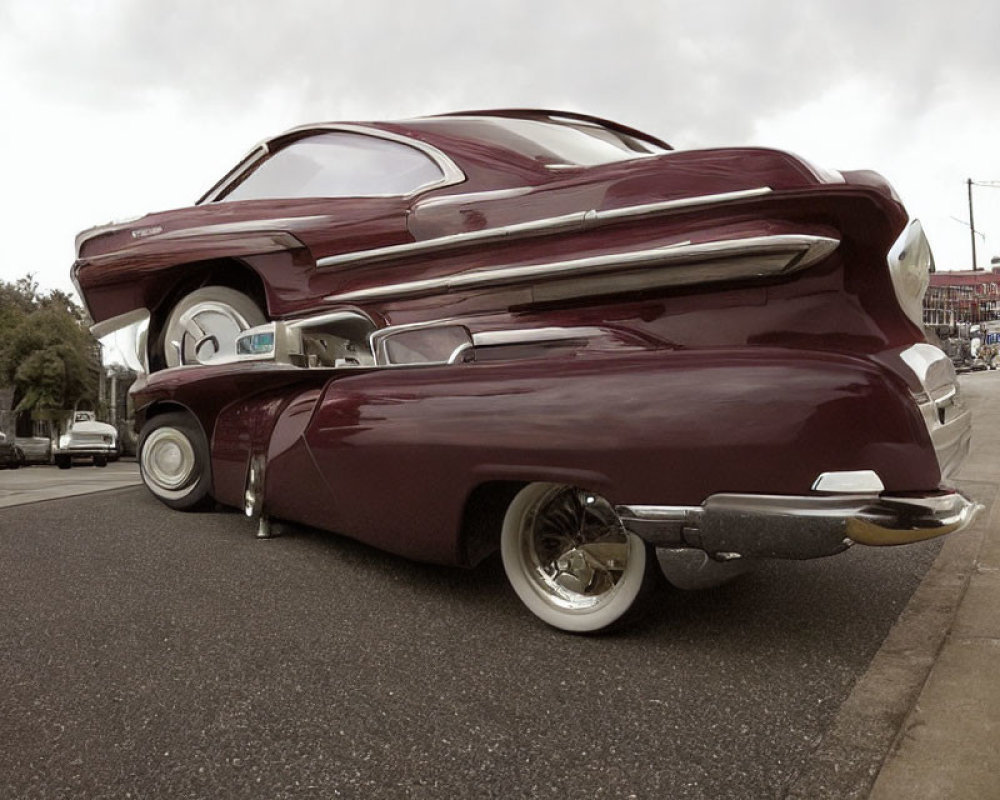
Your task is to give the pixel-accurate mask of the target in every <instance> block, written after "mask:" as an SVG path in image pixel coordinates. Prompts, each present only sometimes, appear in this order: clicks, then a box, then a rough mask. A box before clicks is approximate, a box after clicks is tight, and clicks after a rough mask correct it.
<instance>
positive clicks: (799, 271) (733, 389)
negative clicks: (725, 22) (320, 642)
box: [73, 111, 976, 631]
mask: <svg viewBox="0 0 1000 800" xmlns="http://www.w3.org/2000/svg"><path fill="white" fill-rule="evenodd" d="M78 250H79V258H78V260H77V262H76V264H75V265H74V268H73V274H74V278H75V280H76V281H77V284H78V286H79V288H80V291H81V295H82V296H83V298H84V300H85V302H86V304H87V307H88V309H89V311H90V313H91V315H92V316H93V318H94V320H95V322H96V325H95V326H94V329H95V332H96V333H98V334H105V333H108V332H111V331H114V330H116V329H118V328H122V327H125V326H129V325H131V326H133V328H134V329H135V330H137V331H138V332H139V333H140V336H139V341H140V343H141V347H140V350H139V351H138V356H139V358H140V360H141V361H143V362H144V366H146V367H148V369H149V370H150V372H151V374H150V376H149V377H148V378H145V379H143V380H140V381H139V382H138V383H137V385H136V388H135V389H134V398H135V401H136V408H137V409H138V422H139V424H140V426H141V428H142V433H141V439H140V445H139V459H140V465H141V469H142V474H143V478H144V480H145V482H146V485H147V486H148V487H149V488H150V490H151V491H152V492H153V493H154V494H155V495H156V496H158V497H159V498H160V499H162V500H163V501H164V502H166V503H167V504H168V505H171V506H173V507H175V508H181V509H186V508H195V507H198V506H201V505H203V504H204V503H206V502H208V501H211V500H214V501H217V502H220V503H223V504H228V505H234V506H242V507H244V508H245V509H246V510H247V513H248V514H250V515H252V516H256V517H258V518H259V519H260V530H261V532H262V533H266V532H267V530H268V521H269V520H270V519H271V518H277V519H286V520H293V521H297V522H301V523H305V524H308V525H313V526H316V527H320V528H324V529H328V530H332V531H336V532H339V533H342V534H346V535H348V536H352V537H355V538H357V539H360V540H362V541H365V542H368V543H370V544H373V545H375V546H378V547H381V548H384V549H386V550H390V551H392V552H395V553H399V554H401V555H404V556H407V557H410V558H415V559H421V560H427V561H433V562H440V563H448V564H458V565H465V566H474V565H475V564H477V563H478V562H479V561H481V560H482V559H483V558H485V557H487V556H488V555H490V554H491V553H493V552H495V551H496V550H498V549H499V550H500V552H501V555H502V558H503V562H504V566H505V568H506V571H507V574H508V576H509V578H510V581H511V583H512V585H513V587H514V589H515V590H516V591H517V593H518V595H519V596H520V597H521V599H522V600H523V601H524V602H525V604H526V605H527V606H528V607H529V608H530V609H531V610H532V611H533V612H534V613H535V614H536V615H538V616H539V617H540V618H542V619H543V620H545V621H546V622H548V623H550V624H552V625H555V626H556V627H559V628H563V629H566V630H574V631H591V630H600V629H604V628H606V627H608V626H610V625H613V624H616V623H618V622H619V621H620V620H622V619H624V618H625V617H626V615H627V614H628V612H630V610H632V609H633V608H635V607H637V605H638V604H637V602H636V601H637V600H639V599H640V598H642V597H644V596H645V595H646V593H647V590H648V588H649V586H650V580H649V577H650V572H651V570H652V569H653V567H654V565H655V564H656V562H659V564H660V566H661V567H662V568H663V571H664V572H665V573H666V574H667V576H668V578H670V579H671V580H674V581H675V582H679V583H685V582H686V583H687V584H694V583H710V582H713V581H718V580H721V579H724V578H725V577H727V576H728V575H730V574H732V573H733V572H735V571H738V570H739V569H742V568H745V566H746V565H750V564H752V563H753V562H754V560H756V559H760V558H813V557H818V556H825V555H831V554H834V553H837V552H840V551H842V550H844V549H846V548H847V547H849V546H850V545H851V544H853V543H862V544H867V545H887V544H901V543H905V542H910V541H915V540H919V539H924V538H928V537H931V536H936V535H940V534H943V533H947V532H949V531H953V530H957V529H960V528H962V527H964V526H966V525H967V524H968V523H969V522H970V520H971V519H972V517H973V516H974V514H975V511H976V505H975V504H974V503H972V502H971V501H969V500H967V499H966V498H965V497H963V496H962V495H961V494H960V493H958V492H956V491H954V490H953V489H951V488H950V487H949V486H948V485H947V483H946V481H947V477H948V475H949V474H950V472H952V471H953V470H954V468H955V467H956V466H957V464H958V463H959V462H960V461H961V459H962V457H963V456H964V455H965V453H966V452H967V450H968V446H969V436H970V418H969V413H968V412H967V410H966V409H965V408H964V406H963V404H962V401H961V396H960V393H959V388H958V385H957V383H956V379H955V375H954V371H953V369H952V366H951V362H950V361H949V360H948V358H947V357H946V356H945V355H944V354H943V353H942V352H941V351H940V350H938V349H937V348H935V347H933V346H931V345H929V344H928V343H926V342H925V341H924V337H923V334H922V330H921V326H920V313H921V299H922V294H923V291H924V289H925V287H926V284H927V275H928V270H929V268H930V267H931V265H932V258H931V254H930V248H929V247H928V245H927V242H926V239H925V238H924V235H923V232H922V230H921V228H920V225H919V223H917V222H914V221H910V220H909V219H908V217H907V214H906V212H905V210H904V209H903V207H902V206H901V204H900V202H899V200H898V198H897V197H896V196H895V194H894V193H893V191H892V189H891V188H890V187H889V186H888V185H887V184H886V183H885V181H884V180H882V179H881V178H880V177H878V176H877V175H875V174H873V173H868V172H850V173H839V172H832V171H827V170H820V169H817V168H816V167H813V166H811V165H810V164H808V163H807V162H805V161H803V160H801V159H799V158H797V157H795V156H792V155H790V154H787V153H782V152H778V151H772V150H764V149H757V148H740V149H719V150H694V151H674V150H671V149H670V148H669V147H668V146H667V145H666V144H664V143H663V142H661V141H659V140H658V139H655V138H653V137H651V136H648V135H646V134H642V133H640V132H638V131H635V130H632V129H630V128H626V127H623V126H620V125H617V124H614V123H610V122H606V121H603V120H598V119H595V118H591V117H583V116H579V115H572V114H563V113H555V112H544V111H493V112H472V113H465V114H452V115H448V116H444V117H432V118H425V119H418V120H411V121H407V122H400V123H367V124H350V125H345V124H330V125H316V126H308V127H304V128H299V129H296V130H294V131H291V132H290V133H288V134H285V135H283V136H281V137H278V138H276V139H273V140H270V141H268V142H265V143H264V144H262V145H260V146H259V147H258V148H256V149H255V150H254V151H252V152H251V154H250V155H249V156H247V158H245V159H244V160H243V161H242V162H241V163H240V164H239V165H237V167H236V168H234V169H233V170H232V171H231V172H230V173H229V174H228V175H227V176H226V177H225V178H223V180H222V181H220V182H219V183H218V184H217V185H216V186H215V187H214V188H213V189H212V190H211V191H210V192H209V193H208V194H207V195H206V196H205V197H204V198H202V200H201V201H200V202H199V203H198V204H197V205H196V206H194V207H192V208H187V209H180V210H176V211H171V212H164V213H161V214H152V215H149V216H147V217H144V218H142V219H140V220H137V221H135V222H133V223H128V224H119V225H114V226H108V227H103V228H96V229H92V230H90V231H87V232H84V233H83V234H81V235H80V237H79V238H78ZM654 553H655V557H654V555H653V554H654Z"/></svg>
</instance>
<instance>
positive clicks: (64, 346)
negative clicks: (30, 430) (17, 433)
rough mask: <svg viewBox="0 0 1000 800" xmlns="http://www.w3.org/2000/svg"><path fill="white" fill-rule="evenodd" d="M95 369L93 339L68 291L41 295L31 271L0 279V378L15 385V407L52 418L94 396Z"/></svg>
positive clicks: (8, 383) (96, 362)
mask: <svg viewBox="0 0 1000 800" xmlns="http://www.w3.org/2000/svg"><path fill="white" fill-rule="evenodd" d="M99 370H100V362H99V352H98V348H97V347H96V342H95V340H94V338H93V337H92V336H91V335H90V332H89V331H88V330H87V329H86V327H85V326H84V324H83V313H82V312H81V311H80V308H79V307H78V306H77V305H76V304H75V303H74V302H73V300H72V298H71V297H69V295H67V294H66V293H65V292H60V291H53V292H49V293H48V294H47V295H40V294H39V292H38V284H37V283H36V282H35V280H34V278H33V276H31V275H28V276H26V277H25V278H21V279H20V280H18V281H17V282H16V283H13V284H11V283H6V282H4V281H0V383H3V384H6V385H8V386H13V387H14V403H15V410H16V411H30V412H31V413H32V416H34V417H35V418H36V419H46V418H48V419H54V418H57V417H58V414H59V412H62V411H63V410H65V409H71V408H73V407H74V406H75V405H76V404H77V402H78V401H80V400H83V399H90V400H93V399H94V398H95V396H96V394H97V391H96V390H97V375H98V372H99Z"/></svg>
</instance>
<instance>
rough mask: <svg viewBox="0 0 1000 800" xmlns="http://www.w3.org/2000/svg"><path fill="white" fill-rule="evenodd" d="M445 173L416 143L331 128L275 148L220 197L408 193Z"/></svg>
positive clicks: (353, 195)
mask: <svg viewBox="0 0 1000 800" xmlns="http://www.w3.org/2000/svg"><path fill="white" fill-rule="evenodd" d="M443 179H444V173H443V172H442V171H441V168H440V167H439V166H438V165H437V164H436V163H434V161H433V159H431V158H430V157H429V156H428V155H427V154H426V153H423V152H421V151H420V150H418V149H417V148H415V147H410V146H409V145H406V144H403V143H401V142H395V141H390V140H388V139H381V138H379V137H377V136H366V135H364V134H359V133H347V132H329V133H320V134H314V135H312V136H307V137H305V138H303V139H297V140H295V141H293V142H292V143H291V144H289V145H288V146H286V147H283V148H282V149H281V150H278V151H277V152H275V153H273V154H272V155H271V156H270V157H269V158H267V159H265V160H264V161H262V162H260V164H259V165H258V166H257V167H256V169H254V170H252V171H251V172H250V173H249V175H247V176H246V177H245V178H243V179H242V180H241V181H240V182H239V183H238V184H236V186H235V188H233V189H231V190H230V191H229V192H228V193H227V194H226V196H225V197H223V198H222V199H223V200H263V199H267V198H275V199H276V198H306V197H385V196H406V195H409V194H412V193H414V192H416V191H418V190H420V189H422V188H425V187H428V186H432V185H434V184H436V183H439V182H440V181H442V180H443Z"/></svg>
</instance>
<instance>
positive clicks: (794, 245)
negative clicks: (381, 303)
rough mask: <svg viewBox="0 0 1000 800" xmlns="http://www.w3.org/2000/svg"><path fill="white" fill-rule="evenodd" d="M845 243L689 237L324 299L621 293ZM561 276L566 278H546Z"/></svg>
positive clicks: (820, 252) (794, 260) (791, 260)
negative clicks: (523, 287)
mask: <svg viewBox="0 0 1000 800" xmlns="http://www.w3.org/2000/svg"><path fill="white" fill-rule="evenodd" d="M839 244H840V240H839V239H833V238H830V237H827V236H810V235H804V234H802V235H780V236H754V237H749V238H745V239H729V240H725V241H717V242H704V243H699V244H690V243H685V244H679V245H671V246H668V247H658V248H654V249H651V250H638V251H632V252H626V253H611V254H608V255H601V256H592V257H590V258H577V259H571V260H568V261H555V262H549V263H546V264H529V265H510V266H501V267H493V268H490V269H478V270H468V271H465V272H458V273H455V274H453V275H446V276H442V277H439V278H429V279H426V280H418V281H405V282H402V283H394V284H386V285H383V286H375V287H372V288H370V289H359V290H356V291H351V292H341V293H339V294H332V295H329V296H328V297H326V298H324V299H325V300H326V301H327V302H331V303H359V302H364V301H371V300H401V299H409V298H414V297H421V296H425V295H431V294H440V293H442V292H458V291H466V290H470V289H492V288H499V287H503V286H510V285H515V284H520V283H525V284H531V286H532V287H533V290H534V295H535V299H536V300H557V299H565V298H569V297H585V296H589V295H596V294H618V293H622V292H631V291H639V290H643V289H651V288H660V287H666V286H685V285H691V284H696V283H715V282H719V281H731V280H740V279H746V278H763V277H772V276H776V275H783V274H789V273H792V272H797V271H799V270H802V269H805V268H806V267H808V266H810V265H812V264H815V263H816V262H817V261H821V260H822V259H824V258H826V256H828V255H829V254H830V253H832V252H833V251H834V250H835V249H836V248H837V246H838V245H839ZM556 281H558V282H560V284H561V285H559V286H558V287H544V286H539V284H545V283H550V282H556ZM567 281H568V282H569V283H567Z"/></svg>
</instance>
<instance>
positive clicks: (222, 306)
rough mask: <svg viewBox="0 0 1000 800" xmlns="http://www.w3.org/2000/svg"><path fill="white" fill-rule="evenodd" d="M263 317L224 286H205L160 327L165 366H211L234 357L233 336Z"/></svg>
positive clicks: (187, 299)
mask: <svg viewBox="0 0 1000 800" xmlns="http://www.w3.org/2000/svg"><path fill="white" fill-rule="evenodd" d="M264 322H265V318H264V315H263V313H261V310H260V309H259V308H258V307H257V304H256V303H254V301H253V300H251V299H250V298H249V297H247V296H246V295H245V294H243V293H242V292H237V291H236V290H235V289H229V288H227V287H225V286H206V287H205V288H203V289H199V290H197V291H196V292H192V293H191V294H189V295H188V296H187V297H185V298H184V299H183V300H181V302H180V303H178V304H177V305H176V306H175V307H174V309H173V311H171V312H170V316H169V318H168V319H167V324H166V327H165V328H164V334H163V335H164V339H163V342H164V344H163V350H164V352H163V356H164V360H165V362H166V364H167V366H168V367H176V366H180V365H183V364H213V363H217V362H218V361H220V360H223V359H226V358H229V357H231V356H234V355H235V354H236V337H237V336H239V335H240V334H241V333H242V332H243V331H245V330H247V329H248V328H253V327H255V326H257V325H262V324H263V323H264Z"/></svg>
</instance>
